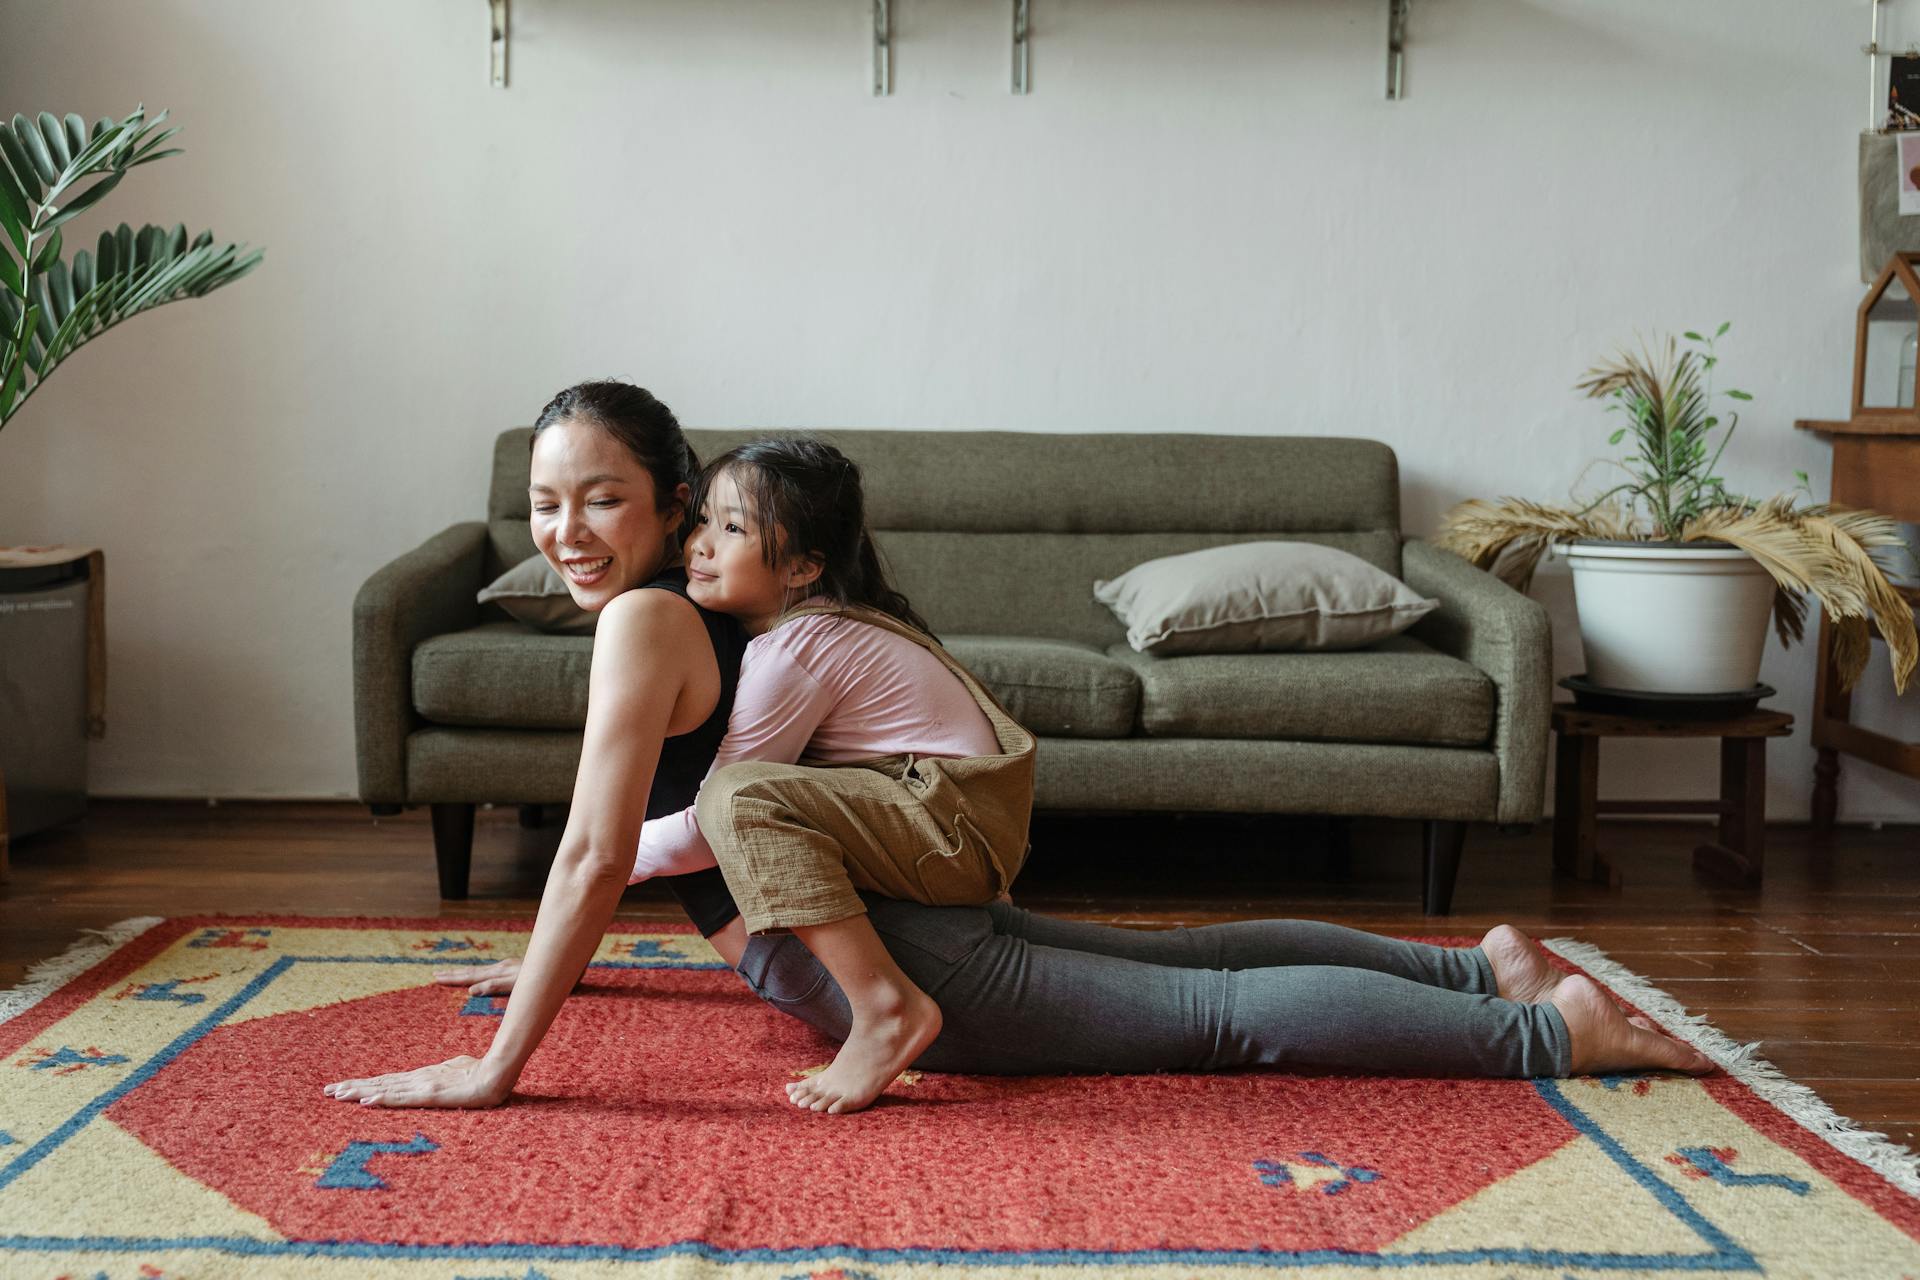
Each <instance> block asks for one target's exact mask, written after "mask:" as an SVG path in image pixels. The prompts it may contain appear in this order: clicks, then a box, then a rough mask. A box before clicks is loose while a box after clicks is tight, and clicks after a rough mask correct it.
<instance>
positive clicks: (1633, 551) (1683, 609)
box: [1554, 542, 1773, 694]
mask: <svg viewBox="0 0 1920 1280" xmlns="http://www.w3.org/2000/svg"><path fill="white" fill-rule="evenodd" d="M1554 550H1555V551H1558V552H1559V553H1560V554H1562V555H1564V556H1566V557H1567V560H1568V563H1569V564H1570V565H1571V566H1572V568H1573V602H1574V607H1575V608H1576V609H1577V610H1579V613H1580V641H1581V644H1582V645H1583V646H1584V647H1585V648H1586V651H1587V679H1589V680H1591V681H1593V683H1595V684H1598V685H1604V686H1606V687H1607V688H1610V689H1633V690H1638V691H1641V692H1644V693H1702V694H1706V693H1743V692H1745V691H1746V690H1748V689H1751V688H1753V686H1754V685H1756V684H1758V683H1759V681H1760V655H1761V654H1762V653H1763V652H1764V651H1765V649H1766V645H1767V615H1768V611H1769V610H1770V609H1771V608H1772V605H1773V578H1772V577H1771V576H1769V575H1768V573H1767V571H1766V570H1765V569H1763V568H1761V567H1760V565H1759V563H1758V562H1757V561H1755V560H1754V558H1753V557H1752V556H1750V555H1748V554H1747V553H1746V552H1744V551H1742V550H1740V549H1739V548H1737V547H1727V546H1687V545H1673V544H1659V543H1645V542H1571V543H1559V544H1557V545H1556V546H1555V547H1554Z"/></svg>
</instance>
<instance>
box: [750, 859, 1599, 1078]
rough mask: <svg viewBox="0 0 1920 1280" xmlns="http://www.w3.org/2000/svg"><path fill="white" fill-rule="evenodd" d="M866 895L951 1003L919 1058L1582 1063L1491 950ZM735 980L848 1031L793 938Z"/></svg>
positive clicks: (1149, 1066)
mask: <svg viewBox="0 0 1920 1280" xmlns="http://www.w3.org/2000/svg"><path fill="white" fill-rule="evenodd" d="M862 897H863V899H864V900H865V901H866V904H867V909H868V914H869V918H870V919H871V920H872V922H873V926H874V928H875V929H876V930H878V931H879V933H880V936H881V938H882V939H883V940H884V941H885V943H886V945H887V950H888V951H890V952H891V953H892V954H893V957H894V959H895V960H897V961H898V962H899V964H900V967H901V968H902V969H903V970H905V971H906V973H907V976H908V977H910V978H912V979H913V980H914V981H915V982H916V983H918V984H919V985H920V988H921V989H922V990H924V991H925V992H926V993H927V994H928V995H930V996H932V997H933V998H934V999H935V1000H937V1001H938V1002H939V1004H940V1009H941V1013H942V1014H943V1015H944V1018H945V1022H944V1025H943V1029H942V1030H941V1033H940V1038H939V1039H937V1040H935V1041H934V1043H933V1046H932V1047H931V1048H929V1049H928V1050H927V1052H926V1053H924V1054H922V1055H921V1057H920V1059H919V1061H917V1062H916V1063H915V1064H914V1065H915V1066H916V1067H920V1068H923V1069H925V1070H929V1071H954V1072H968V1073H982V1074H998V1075H1052V1074H1068V1073H1079V1072H1146V1071H1212V1070H1221V1069H1225V1068H1233V1067H1251V1066H1277V1067H1290V1068H1295V1069H1302V1070H1315V1071H1318V1070H1356V1071H1373V1072H1386V1073H1392V1074H1397V1075H1416V1074H1417V1075H1451V1076H1507V1077H1526V1076H1563V1075H1566V1074H1568V1071H1569V1070H1570V1068H1571V1065H1572V1060H1573V1055H1572V1047H1571V1043H1570V1041H1569V1039H1568V1036H1567V1025H1566V1022H1565V1021H1564V1020H1563V1019H1562V1018H1561V1016H1560V1011H1559V1010H1558V1009H1555V1008H1554V1007H1553V1006H1552V1005H1550V1004H1517V1003H1515V1002H1513V1001H1511V1000H1502V999H1500V998H1499V997H1498V996H1497V995H1495V994H1493V993H1494V990H1495V986H1494V979H1493V969H1492V967H1491V966H1490V965H1488V963H1487V958H1486V956H1485V955H1483V954H1482V953H1481V951H1480V949H1479V948H1478V947H1464V948H1448V947H1434V946H1427V945H1425V944H1422V943H1417V942H1401V941H1398V940H1396V939H1392V938H1382V937H1378V936H1376V935H1374V934H1370V933H1362V932H1360V931H1358V930H1355V929H1346V928H1342V927H1340V926H1339V925H1332V924H1319V923H1315V922H1313V921H1306V920H1252V921H1246V922H1243V923H1236V924H1216V925H1208V926H1206V927H1204V928H1199V929H1164V930H1153V931H1146V930H1138V929H1117V928H1111V927H1109V926H1106V925H1097V924H1085V923H1081V922H1077V921H1071V920H1056V919H1052V918H1050V917H1048V916H1039V915H1034V914H1032V913H1031V912H1028V911H1022V910H1020V909H1019V908H1017V907H1013V906H1009V905H1007V904H1004V903H994V904H992V905H990V906H986V907H926V906H921V905H920V904H918V903H913V902H899V901H895V900H892V899H887V898H879V897H874V896H871V895H864V894H863V895H862ZM740 975H741V976H742V977H743V978H745V979H746V980H747V983H748V985H749V986H751V987H752V988H753V989H754V992H755V993H756V994H758V995H759V996H760V997H761V999H763V1000H765V1001H766V1002H767V1003H769V1004H771V1005H773V1006H774V1007H775V1008H777V1009H779V1010H781V1011H782V1012H784V1013H788V1014H791V1015H793V1016H794V1017H796V1018H799V1019H800V1020H801V1021H803V1022H806V1023H808V1024H809V1025H811V1026H813V1027H814V1028H816V1029H817V1030H819V1031H821V1032H822V1033H824V1034H826V1035H827V1036H830V1037H832V1038H833V1039H835V1040H844V1039H846V1036H847V1032H848V1029H849V1028H850V1027H851V1025H852V1018H851V1015H850V1014H849V1012H848V1008H847V1001H846V997H845V996H844V995H842V994H841V992H840V988H839V986H838V985H837V984H836V983H835V982H834V980H833V979H832V977H830V976H829V975H828V974H827V972H826V970H825V969H823V968H822V967H821V966H820V963H819V962H818V961H817V960H815V959H814V958H813V955H812V953H811V952H809V951H808V950H807V949H806V947H804V946H802V945H801V943H800V941H799V940H798V939H797V938H795V937H794V936H793V935H791V934H772V935H768V934H760V935H756V936H754V937H752V938H750V939H749V940H748V942H747V949H746V953H745V954H744V955H743V956H742V957H741V960H740Z"/></svg>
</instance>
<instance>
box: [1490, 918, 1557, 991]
mask: <svg viewBox="0 0 1920 1280" xmlns="http://www.w3.org/2000/svg"><path fill="white" fill-rule="evenodd" d="M1480 950H1481V952H1482V954H1484V955H1485V956H1486V957H1487V963H1488V964H1490V965H1492V966H1493V980H1494V982H1495V984H1496V985H1497V986H1498V987H1499V993H1500V998H1501V999H1503V1000H1517V1001H1519V1002H1520V1003H1521V1004H1539V1003H1540V1002H1541V1001H1542V1000H1545V999H1546V998H1547V997H1548V996H1550V995H1552V994H1553V989H1554V987H1556V986H1558V985H1559V983H1560V979H1561V976H1562V975H1561V974H1560V972H1559V971H1558V970H1556V969H1555V968H1554V967H1553V966H1552V965H1551V964H1549V963H1548V962H1547V957H1546V956H1545V955H1544V954H1543V953H1542V952H1541V950H1540V946H1539V944H1538V943H1536V942H1535V941H1534V940H1533V939H1532V938H1529V937H1528V936H1527V935H1526V934H1524V933H1522V932H1520V931H1519V930H1518V929H1516V928H1514V927H1513V926H1512V925H1510V924H1497V925H1495V926H1493V928H1491V929H1489V930H1487V936H1486V937H1484V938H1482V939H1480Z"/></svg>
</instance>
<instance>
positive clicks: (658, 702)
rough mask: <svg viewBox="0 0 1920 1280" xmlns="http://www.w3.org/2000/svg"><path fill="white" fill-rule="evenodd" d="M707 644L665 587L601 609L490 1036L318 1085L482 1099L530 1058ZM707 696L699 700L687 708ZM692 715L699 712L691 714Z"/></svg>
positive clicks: (502, 1090) (499, 1098) (619, 886)
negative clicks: (522, 935)
mask: <svg viewBox="0 0 1920 1280" xmlns="http://www.w3.org/2000/svg"><path fill="white" fill-rule="evenodd" d="M711 653H712V645H711V644H710V643H709V642H708V640H707V636H706V630H705V627H704V626H703V624H702V623H701V621H700V617H699V614H698V613H696V612H695V610H694V607H693V606H692V605H691V604H689V603H687V602H686V601H685V600H682V599H680V598H679V597H677V596H675V595H673V594H671V593H669V592H665V591H629V592H627V593H626V594H624V595H621V596H618V597H616V598H615V599H614V600H613V601H612V602H611V603H609V604H608V605H607V607H606V609H605V610H603V611H602V613H601V616H600V623H599V626H598V628H597V630H596V635H595V638H594V646H593V669H592V674H591V676H590V682H589V685H588V697H587V728H586V736H585V739H584V741H583V743H582V746H581V752H580V770H579V772H578V773H577V774H576V775H575V777H574V788H573V805H572V810H571V812H570V813H569V815H568V818H567V828H566V831H565V833H564V834H563V835H562V836H561V838H560V848H559V850H558V852H557V853H556V854H555V855H554V859H553V869H552V870H551V871H550V872H549V873H548V875H547V886H546V890H545V892H544V893H543V894H542V895H541V898H540V913H539V916H538V917H537V918H536V920H535V921H534V926H533V935H532V937H531V938H530V939H528V942H527V954H526V958H525V960H524V961H523V962H522V964H521V967H520V972H519V975H518V978H517V980H516V982H515V984H514V990H513V997H512V998H511V999H510V1000H509V1001H508V1002H507V1009H506V1014H505V1016H504V1017H503V1018H502V1019H501V1021H500V1027H499V1030H498V1031H497V1032H495V1034H494V1037H493V1044H492V1047H490V1048H489V1049H488V1050H487V1052H486V1055H485V1056H484V1057H480V1058H473V1057H468V1056H464V1055H463V1056H461V1057H457V1058H450V1059H448V1060H447V1061H445V1062H441V1063H436V1064H434V1065H432V1066H426V1067H419V1068H416V1069H414V1070H412V1071H401V1072H396V1073H393V1074H390V1075H382V1076H372V1077H368V1078H365V1079H359V1080H343V1081H340V1082H338V1083H335V1084H330V1085H328V1086H326V1088H325V1090H324V1092H326V1093H327V1094H328V1095H330V1096H332V1097H335V1098H340V1099H343V1100H347V1101H357V1102H361V1103H363V1104H366V1105H368V1106H385V1107H491V1106H497V1105H499V1104H500V1103H501V1102H504V1101H505V1100H506V1097H507V1095H508V1094H509V1093H511V1092H512V1090H513V1086H514V1082H515V1081H517V1080H518V1079H519V1078H520V1072H521V1070H522V1069H524V1068H525V1066H526V1064H527V1059H528V1058H530V1057H532V1056H533V1051H534V1049H536V1048H537V1047H538V1046H539V1044H540V1040H541V1037H543V1036H544V1035H546V1032H547V1028H548V1027H550V1026H551V1025H552V1024H553V1019H554V1017H555V1015H557V1014H558V1013H559V1012H560V1005H561V1004H562V1002H564V1001H565V1000H566V998H567V993H568V992H569V991H571V990H572V989H573V985H574V983H576V982H578V981H579V979H580V975H581V974H582V973H583V972H585V970H586V967H587V962H588V961H589V960H591V959H592V958H593V953H594V951H595V949H596V948H597V947H598V946H599V944H600V939H601V937H602V935H604V934H605V933H606V930H607V926H608V924H610V923H611V922H612V920H613V913H614V909H615V907H617V906H618V904H619V901H620V893H621V891H622V890H623V889H625V888H626V885H627V876H628V875H629V873H630V872H631V871H632V868H633V853H634V848H635V846H636V845H637V844H638V843H639V839H640V826H641V823H642V822H643V821H644V820H645V817H646V803H647V793H648V791H649V790H650V789H651V788H652V786H653V773H654V768H655V766H656V765H658V764H659V761H660V747H661V743H662V742H663V741H664V740H665V739H666V736H667V734H668V733H669V732H670V731H671V727H672V726H675V725H676V724H685V725H687V726H688V727H691V726H692V725H693V724H697V723H698V722H699V720H701V719H704V718H705V716H706V715H707V714H709V713H711V711H712V707H713V698H714V697H715V696H717V694H718V689H717V685H716V686H715V687H712V688H709V687H707V686H708V685H709V684H710V683H712V682H711V681H710V679H707V678H703V676H705V674H706V673H704V672H702V671H701V670H699V669H698V667H697V666H696V664H698V663H703V662H704V663H705V664H706V665H707V666H711V665H712V660H711V657H710V655H711ZM703 697H704V699H705V706H704V708H702V707H700V706H697V705H694V704H697V703H699V702H700V701H701V699H702V698H703ZM696 713H697V714H696Z"/></svg>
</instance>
